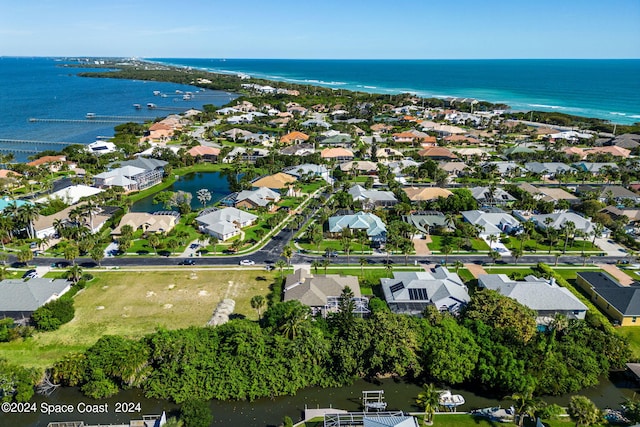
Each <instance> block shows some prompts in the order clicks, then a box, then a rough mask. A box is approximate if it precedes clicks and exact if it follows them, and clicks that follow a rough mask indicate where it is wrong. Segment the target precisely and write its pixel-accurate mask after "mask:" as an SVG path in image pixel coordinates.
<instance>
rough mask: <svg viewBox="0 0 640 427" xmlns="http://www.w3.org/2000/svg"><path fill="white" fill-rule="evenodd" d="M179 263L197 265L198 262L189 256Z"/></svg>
mask: <svg viewBox="0 0 640 427" xmlns="http://www.w3.org/2000/svg"><path fill="white" fill-rule="evenodd" d="M178 265H196V262H195V261H194V260H192V259H191V258H187V259H185V260H183V261H180V262H179V263H178Z"/></svg>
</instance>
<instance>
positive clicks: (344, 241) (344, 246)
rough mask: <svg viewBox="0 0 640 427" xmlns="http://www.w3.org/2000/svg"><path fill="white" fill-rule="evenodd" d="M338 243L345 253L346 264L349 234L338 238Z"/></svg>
mask: <svg viewBox="0 0 640 427" xmlns="http://www.w3.org/2000/svg"><path fill="white" fill-rule="evenodd" d="M340 245H341V246H342V250H343V251H344V252H345V253H346V254H347V264H349V252H350V251H351V238H349V236H343V237H342V238H341V239H340Z"/></svg>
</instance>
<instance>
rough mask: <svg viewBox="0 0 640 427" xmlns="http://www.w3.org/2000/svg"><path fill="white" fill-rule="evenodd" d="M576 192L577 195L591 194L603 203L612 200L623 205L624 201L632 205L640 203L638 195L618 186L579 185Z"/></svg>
mask: <svg viewBox="0 0 640 427" xmlns="http://www.w3.org/2000/svg"><path fill="white" fill-rule="evenodd" d="M577 192H578V194H589V193H593V194H595V195H596V197H597V198H598V200H599V201H601V202H603V203H610V201H612V200H613V201H615V202H617V203H623V202H624V201H625V200H629V201H631V202H633V203H640V194H638V193H634V192H633V191H631V190H627V189H626V188H624V187H621V186H620V185H603V186H591V185H579V186H578V188H577Z"/></svg>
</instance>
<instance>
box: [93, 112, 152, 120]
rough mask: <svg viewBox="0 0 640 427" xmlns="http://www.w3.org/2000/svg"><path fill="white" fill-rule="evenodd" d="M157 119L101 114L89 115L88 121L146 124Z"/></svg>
mask: <svg viewBox="0 0 640 427" xmlns="http://www.w3.org/2000/svg"><path fill="white" fill-rule="evenodd" d="M156 118H157V117H140V116H101V115H99V114H94V115H92V116H89V113H87V120H91V121H94V120H127V121H136V122H140V121H142V122H146V121H151V120H155V119H156Z"/></svg>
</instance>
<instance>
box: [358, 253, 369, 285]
mask: <svg viewBox="0 0 640 427" xmlns="http://www.w3.org/2000/svg"><path fill="white" fill-rule="evenodd" d="M359 262H360V275H361V276H362V279H363V280H364V266H365V264H366V263H367V259H366V258H364V257H361V258H360V260H359Z"/></svg>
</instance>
